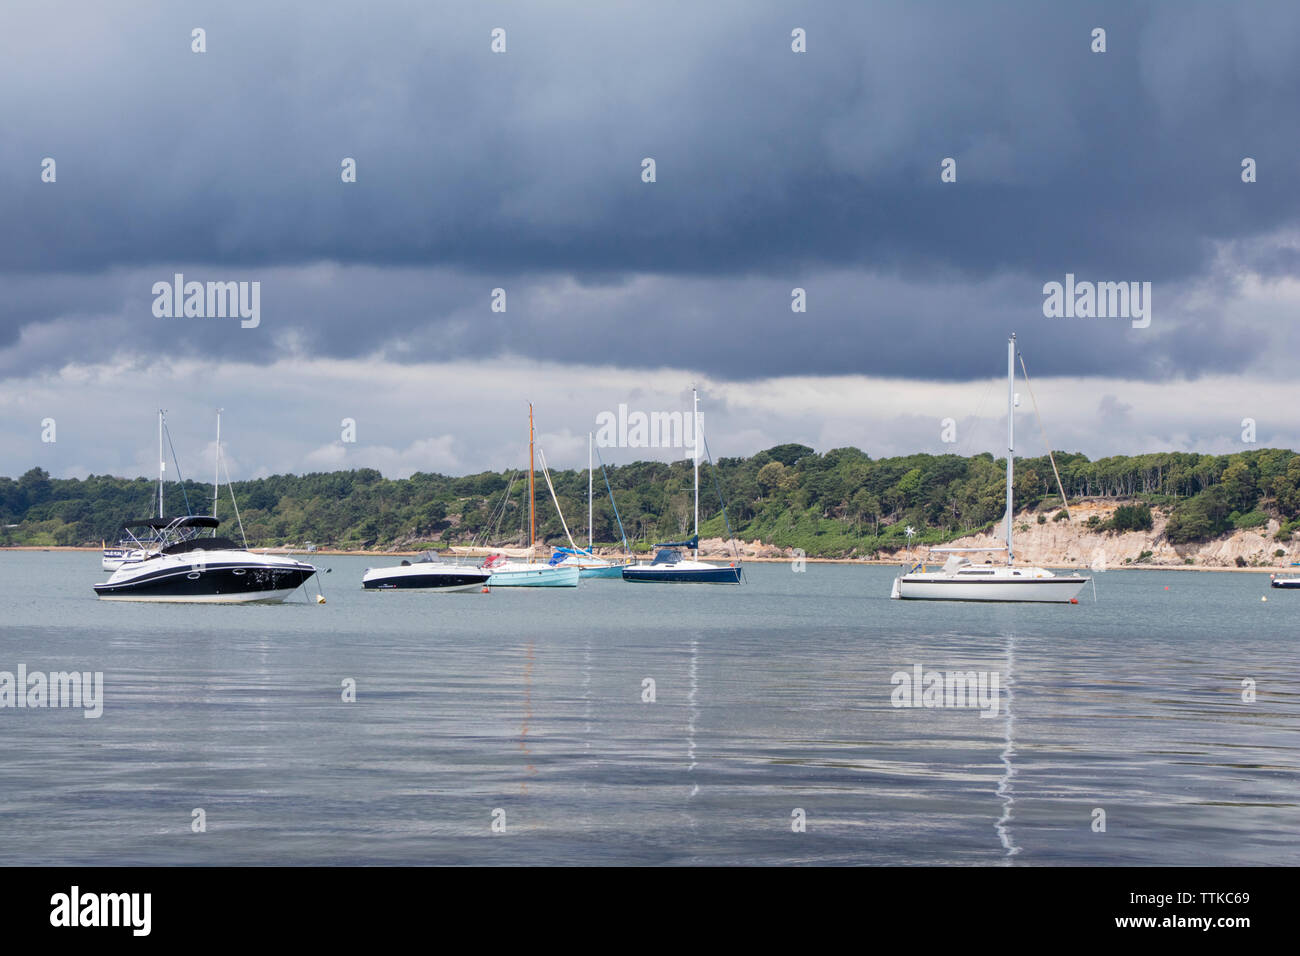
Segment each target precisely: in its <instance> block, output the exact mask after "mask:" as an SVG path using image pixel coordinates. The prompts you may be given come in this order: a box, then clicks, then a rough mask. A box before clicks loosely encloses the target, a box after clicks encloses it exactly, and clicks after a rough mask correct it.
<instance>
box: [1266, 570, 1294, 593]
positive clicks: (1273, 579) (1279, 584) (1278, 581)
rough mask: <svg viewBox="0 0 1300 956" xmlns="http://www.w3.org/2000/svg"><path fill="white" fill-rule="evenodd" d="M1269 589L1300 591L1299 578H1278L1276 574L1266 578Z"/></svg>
mask: <svg viewBox="0 0 1300 956" xmlns="http://www.w3.org/2000/svg"><path fill="white" fill-rule="evenodd" d="M1268 583H1269V585H1270V586H1271V587H1275V588H1284V589H1285V590H1288V591H1300V578H1279V577H1278V576H1277V575H1276V574H1270V575H1269V576H1268Z"/></svg>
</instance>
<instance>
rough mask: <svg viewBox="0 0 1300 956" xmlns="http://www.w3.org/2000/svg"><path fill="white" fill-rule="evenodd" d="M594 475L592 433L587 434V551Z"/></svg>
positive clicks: (588, 547) (589, 548)
mask: <svg viewBox="0 0 1300 956" xmlns="http://www.w3.org/2000/svg"><path fill="white" fill-rule="evenodd" d="M592 475H593V472H592V465H591V432H587V550H588V551H590V550H591V518H592V514H593V513H594V512H593V511H592V506H591V480H592Z"/></svg>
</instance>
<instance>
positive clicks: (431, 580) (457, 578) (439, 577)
mask: <svg viewBox="0 0 1300 956" xmlns="http://www.w3.org/2000/svg"><path fill="white" fill-rule="evenodd" d="M490 577H492V572H491V571H487V570H485V569H483V568H480V567H476V566H474V565H470V564H451V563H447V564H444V563H442V562H441V561H438V560H436V558H435V556H434V555H432V554H427V553H426V554H424V555H423V556H422V557H420V558H418V559H417V560H415V561H403V562H402V563H401V564H399V565H397V566H396V567H389V568H366V573H365V574H363V575H362V576H361V586H362V587H363V588H365V589H366V590H367V591H448V592H451V591H478V590H481V589H482V587H483V585H485V584H487V582H488V578H490Z"/></svg>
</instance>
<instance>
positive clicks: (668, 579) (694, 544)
mask: <svg viewBox="0 0 1300 956" xmlns="http://www.w3.org/2000/svg"><path fill="white" fill-rule="evenodd" d="M691 397H692V400H693V402H694V411H693V423H694V428H693V429H692V435H693V443H694V445H695V449H694V451H695V530H694V534H693V535H692V536H691V538H690V539H689V540H687V541H668V542H665V543H663V544H656V545H655V547H656V548H658V549H659V551H658V553H656V554H655V557H654V560H653V561H651V562H650V563H649V564H630V565H627V566H626V567H624V568H623V580H624V581H634V582H638V583H642V584H739V583H740V571H741V569H740V567H739V565H737V564H736V563H732V564H731V565H729V566H727V567H723V566H722V565H718V564H709V563H708V562H706V561H701V560H700V559H699V558H700V396H699V393H698V392H697V391H696V390H695V389H691ZM683 549H689V550H690V551H691V552H692V557H691V558H689V559H687V558H686V557H684V556H683V554H682V550H683Z"/></svg>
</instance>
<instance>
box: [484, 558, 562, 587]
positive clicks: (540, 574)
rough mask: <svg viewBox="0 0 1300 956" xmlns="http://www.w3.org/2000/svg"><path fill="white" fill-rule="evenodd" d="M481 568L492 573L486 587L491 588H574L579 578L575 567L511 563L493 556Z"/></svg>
mask: <svg viewBox="0 0 1300 956" xmlns="http://www.w3.org/2000/svg"><path fill="white" fill-rule="evenodd" d="M483 568H484V570H487V571H490V572H491V573H492V576H491V577H490V578H488V587H493V588H496V587H502V588H576V587H577V586H578V580H579V578H580V576H581V575H580V572H579V570H578V568H576V567H561V566H559V565H555V564H543V563H541V562H540V561H511V560H509V559H506V558H503V557H501V556H500V555H495V554H494V555H492V557H490V558H488V559H487V560H486V561H485V562H483Z"/></svg>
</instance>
